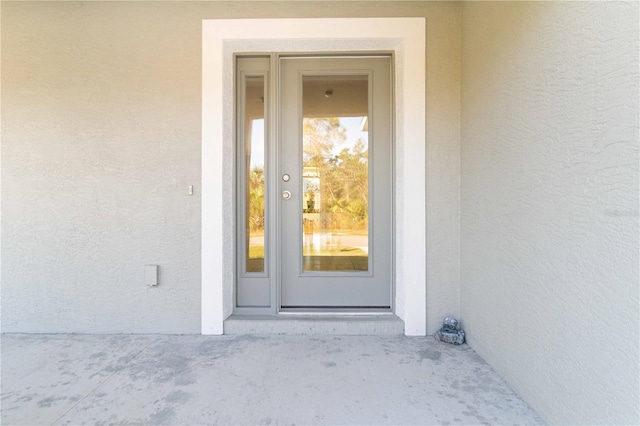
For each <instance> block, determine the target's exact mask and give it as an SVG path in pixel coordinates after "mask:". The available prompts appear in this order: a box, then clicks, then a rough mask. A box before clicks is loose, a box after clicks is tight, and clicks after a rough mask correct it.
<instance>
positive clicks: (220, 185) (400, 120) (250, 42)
mask: <svg viewBox="0 0 640 426" xmlns="http://www.w3.org/2000/svg"><path fill="white" fill-rule="evenodd" d="M424 49H425V21H424V19H420V18H418V19H416V18H373V19H370V18H366V19H364V18H363V19H337V20H336V19H303V20H286V19H285V20H278V19H276V20H272V19H266V20H211V21H204V23H203V145H202V162H203V164H202V206H203V207H202V208H203V211H202V331H203V333H205V334H209V333H213V334H218V333H222V332H223V322H224V319H225V318H227V317H228V316H229V315H230V314H231V313H232V312H233V309H234V304H235V300H236V296H237V295H236V289H235V282H236V278H237V276H236V271H235V270H234V265H235V261H234V257H235V256H236V254H237V253H236V251H235V249H234V247H236V242H237V241H236V239H237V237H236V236H235V233H234V229H235V225H234V223H235V219H234V217H235V210H234V209H233V206H234V203H233V197H232V195H231V194H233V193H234V186H233V185H234V184H233V182H234V167H233V164H234V163H233V158H234V138H233V134H234V130H233V129H234V120H233V116H234V111H233V107H232V106H233V99H234V91H233V87H234V85H233V79H234V73H233V68H234V57H235V56H234V55H238V54H240V55H241V54H243V53H245V52H251V53H252V54H255V55H258V56H259V55H260V54H266V53H269V52H278V51H281V52H282V51H286V52H289V53H292V54H297V52H300V53H303V52H304V53H310V52H313V53H326V52H340V53H342V54H344V53H346V52H371V53H374V52H389V53H390V54H392V58H393V68H394V70H395V73H396V77H397V78H396V79H395V83H394V89H395V90H394V93H395V103H394V106H393V109H392V116H393V118H394V120H395V124H396V126H395V131H394V133H395V134H394V135H393V136H394V139H395V148H394V150H393V154H394V160H393V161H394V162H393V165H394V166H395V167H394V168H395V173H394V176H393V178H394V181H393V183H392V191H391V192H392V193H393V194H394V196H395V201H396V203H395V207H394V208H393V211H392V216H393V217H394V218H395V225H394V227H393V231H395V237H396V245H395V254H394V255H393V258H392V267H391V274H392V276H393V279H394V280H395V292H394V293H393V296H392V298H391V306H392V307H393V309H394V312H395V313H396V314H397V315H398V316H399V317H400V318H401V319H402V320H403V321H404V323H405V334H407V335H424V334H425V333H426V310H425V309H426V262H425V259H426V229H425V220H426V219H425V218H426V215H425V197H426V193H425V189H426V186H425V183H426V180H425V175H426V172H425V169H424V159H425V119H426V116H425V80H424V75H425V74H424V71H425V57H424ZM292 195H293V193H292ZM267 244H268V243H267ZM266 250H267V251H268V250H269V248H268V246H267V248H266ZM373 266H374V267H375V266H376V265H375V264H374V265H373ZM267 268H269V266H268V265H267ZM272 297H275V295H274V296H272ZM271 302H272V303H271V306H279V305H278V301H277V300H275V299H273V300H272V301H271Z"/></svg>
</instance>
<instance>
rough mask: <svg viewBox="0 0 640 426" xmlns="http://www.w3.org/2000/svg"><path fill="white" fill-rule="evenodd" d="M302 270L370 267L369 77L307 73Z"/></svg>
mask: <svg viewBox="0 0 640 426" xmlns="http://www.w3.org/2000/svg"><path fill="white" fill-rule="evenodd" d="M302 92H303V109H302V110H303V137H302V145H303V149H302V151H303V154H302V157H303V158H302V160H303V161H302V163H303V164H302V191H303V196H302V197H301V199H302V206H301V208H302V231H303V232H302V247H303V252H302V260H303V261H302V269H303V271H305V272H309V271H367V270H368V269H369V203H368V199H369V158H368V152H369V139H368V110H369V101H368V93H369V84H368V76H367V75H341V76H326V75H325V76H304V77H303V81H302Z"/></svg>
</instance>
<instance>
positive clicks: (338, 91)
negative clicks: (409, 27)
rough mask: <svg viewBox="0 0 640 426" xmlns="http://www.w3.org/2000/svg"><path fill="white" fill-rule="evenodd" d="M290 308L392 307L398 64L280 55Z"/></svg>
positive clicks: (281, 225)
mask: <svg viewBox="0 0 640 426" xmlns="http://www.w3.org/2000/svg"><path fill="white" fill-rule="evenodd" d="M279 65H280V66H279V68H280V75H279V88H280V93H279V100H278V102H279V121H278V123H279V124H278V126H279V128H278V135H279V137H278V144H279V145H278V150H277V151H278V167H277V170H278V184H277V187H278V203H279V205H278V211H279V218H278V235H277V237H276V238H277V239H278V241H279V242H278V246H279V247H278V250H277V253H278V264H279V268H280V286H279V290H280V297H279V303H280V307H281V309H282V310H287V309H323V308H329V309H341V308H348V309H356V308H380V309H390V307H391V283H392V268H391V265H392V261H391V258H392V216H391V209H392V183H393V178H392V176H393V174H392V173H393V171H392V152H393V151H392V143H391V140H392V121H391V102H392V94H391V90H392V85H391V58H390V57H388V56H378V57H331V58H327V57H308V58H300V57H295V58H294V57H281V58H280V59H279Z"/></svg>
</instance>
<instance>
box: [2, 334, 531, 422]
mask: <svg viewBox="0 0 640 426" xmlns="http://www.w3.org/2000/svg"><path fill="white" fill-rule="evenodd" d="M1 353H2V375H1V377H2V385H1V390H2V408H1V411H2V424H3V425H13V424H33V425H39V424H86V423H93V424H107V423H136V424H181V425H191V424H242V425H244V424H283V423H286V424H542V421H541V419H540V418H539V417H538V416H537V415H536V414H535V413H534V412H533V411H532V410H531V409H530V408H529V407H528V406H527V405H526V404H525V403H524V402H523V401H522V400H521V399H520V398H519V397H518V396H517V395H516V394H515V393H514V392H513V391H511V390H510V389H509V387H508V386H507V385H506V384H505V383H504V382H503V381H502V380H501V379H500V378H499V377H498V376H497V375H496V374H495V372H493V371H492V370H491V368H489V366H488V365H487V364H486V363H485V362H484V361H483V360H482V359H481V358H480V357H479V356H478V355H477V354H476V353H475V352H474V351H473V350H472V349H471V348H469V347H468V346H466V345H463V346H453V345H448V344H444V343H439V342H436V341H435V340H433V338H409V337H404V336H250V335H244V336H216V337H213V336H175V335H174V336H138V335H136V336H131V335H112V336H93V335H3V336H2V352H1Z"/></svg>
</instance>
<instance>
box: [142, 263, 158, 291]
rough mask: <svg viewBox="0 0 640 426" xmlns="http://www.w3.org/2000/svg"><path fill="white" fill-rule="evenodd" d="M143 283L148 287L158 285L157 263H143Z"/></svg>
mask: <svg viewBox="0 0 640 426" xmlns="http://www.w3.org/2000/svg"><path fill="white" fill-rule="evenodd" d="M144 283H145V284H146V285H148V286H149V287H155V286H157V285H158V265H144Z"/></svg>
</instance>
